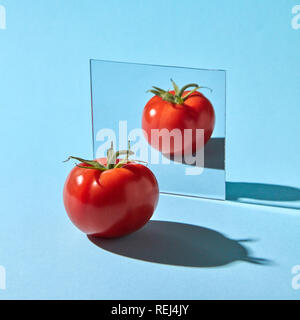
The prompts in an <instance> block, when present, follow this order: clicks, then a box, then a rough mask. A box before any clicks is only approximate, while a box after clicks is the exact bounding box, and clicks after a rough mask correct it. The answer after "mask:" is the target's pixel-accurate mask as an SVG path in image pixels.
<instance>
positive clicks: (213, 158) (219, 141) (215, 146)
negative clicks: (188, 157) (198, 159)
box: [164, 138, 225, 170]
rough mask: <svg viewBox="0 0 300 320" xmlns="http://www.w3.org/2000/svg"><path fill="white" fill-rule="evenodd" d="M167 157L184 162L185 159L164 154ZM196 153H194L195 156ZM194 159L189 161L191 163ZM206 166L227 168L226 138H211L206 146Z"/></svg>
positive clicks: (218, 168) (217, 168)
mask: <svg viewBox="0 0 300 320" xmlns="http://www.w3.org/2000/svg"><path fill="white" fill-rule="evenodd" d="M164 156H165V157H166V158H168V159H170V160H172V161H175V162H180V163H183V164H187V163H185V161H184V160H183V159H182V160H181V159H180V160H181V161H176V159H175V158H174V157H171V156H168V155H164ZM194 156H195V155H192V157H194ZM191 162H192V161H188V163H191ZM188 165H190V166H195V164H188ZM204 168H210V169H216V170H224V168H225V138H211V139H210V140H209V141H208V142H207V144H206V145H205V147H204Z"/></svg>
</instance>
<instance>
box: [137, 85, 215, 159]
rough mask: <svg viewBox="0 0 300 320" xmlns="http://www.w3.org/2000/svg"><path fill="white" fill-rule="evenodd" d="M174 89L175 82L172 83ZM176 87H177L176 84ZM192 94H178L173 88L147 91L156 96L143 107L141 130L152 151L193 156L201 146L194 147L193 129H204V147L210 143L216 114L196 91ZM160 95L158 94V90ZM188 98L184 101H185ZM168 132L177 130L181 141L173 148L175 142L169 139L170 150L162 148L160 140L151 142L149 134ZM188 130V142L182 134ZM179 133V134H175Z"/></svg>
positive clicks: (194, 131)
mask: <svg viewBox="0 0 300 320" xmlns="http://www.w3.org/2000/svg"><path fill="white" fill-rule="evenodd" d="M173 85H174V82H173ZM175 86H176V84H175ZM189 86H194V87H195V86H196V88H195V89H194V90H192V91H184V90H183V91H182V92H181V93H180V92H179V88H178V87H177V86H176V88H177V90H176V91H175V90H174V91H168V92H166V91H164V90H162V89H159V88H157V87H154V88H155V90H150V91H151V92H153V93H154V94H155V96H154V97H152V98H151V99H150V100H149V101H148V103H147V104H146V106H145V108H144V111H143V117H142V128H143V130H144V132H145V133H146V138H147V140H148V143H149V144H150V145H151V146H152V147H153V148H155V149H157V150H159V151H160V152H162V153H163V154H166V155H171V156H173V155H184V154H186V155H188V154H191V153H195V152H196V151H197V149H200V148H201V147H203V144H199V145H198V146H197V145H196V129H204V144H206V143H207V142H208V140H209V139H210V137H211V135H212V133H213V130H214V126H215V112H214V108H213V106H212V104H211V103H210V101H209V100H208V99H207V98H206V97H205V96H204V95H203V94H202V93H200V92H198V91H196V89H198V88H200V87H198V86H197V85H194V84H192V85H187V86H185V88H187V87H189ZM158 89H159V90H160V91H159V90H158ZM187 95H189V96H188V97H187V98H185V97H186V96H187ZM153 129H156V130H162V129H168V130H169V132H171V131H172V130H174V129H179V133H180V136H181V137H182V139H181V140H180V143H179V144H178V143H177V144H175V143H174V139H173V138H172V139H171V138H169V141H170V146H168V145H165V144H164V145H163V143H162V141H163V138H162V136H160V137H159V139H151V130H153ZM185 129H191V139H189V140H188V139H184V130H185ZM177 132H178V131H177Z"/></svg>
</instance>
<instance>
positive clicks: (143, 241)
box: [88, 220, 270, 268]
mask: <svg viewBox="0 0 300 320" xmlns="http://www.w3.org/2000/svg"><path fill="white" fill-rule="evenodd" d="M88 238H89V240H90V241H91V242H92V243H94V244H95V245H96V246H98V247H100V248H102V249H104V250H107V251H109V252H112V253H115V254H119V255H122V256H125V257H129V258H133V259H138V260H143V261H148V262H155V263H162V264H167V265H173V266H185V267H198V268H201V267H202V268H209V267H219V266H225V265H228V264H230V263H232V262H235V261H245V262H249V263H254V264H259V265H265V264H269V263H270V261H268V260H266V259H262V258H255V257H253V256H251V255H250V252H249V250H248V249H247V248H245V247H244V246H243V245H242V244H241V242H245V241H252V240H232V239H229V238H227V237H226V236H225V235H223V234H221V233H219V232H217V231H215V230H212V229H208V228H203V227H199V226H195V225H190V224H184V223H177V222H168V221H155V220H153V221H149V222H148V224H147V225H146V226H145V227H144V228H142V229H141V230H139V231H137V232H135V233H133V234H131V235H128V236H125V237H122V238H118V239H102V238H95V237H93V236H88Z"/></svg>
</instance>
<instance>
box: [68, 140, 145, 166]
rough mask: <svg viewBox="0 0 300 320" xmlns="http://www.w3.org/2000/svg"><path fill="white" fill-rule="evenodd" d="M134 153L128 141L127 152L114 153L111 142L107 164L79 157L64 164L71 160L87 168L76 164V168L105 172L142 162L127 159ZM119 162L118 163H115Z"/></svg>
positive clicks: (71, 157)
mask: <svg viewBox="0 0 300 320" xmlns="http://www.w3.org/2000/svg"><path fill="white" fill-rule="evenodd" d="M133 154H134V152H133V151H131V150H130V141H128V150H119V151H116V152H115V151H114V146H113V142H111V147H110V148H109V149H108V150H107V164H106V165H104V164H101V163H99V162H98V161H96V160H85V159H82V158H79V157H73V156H70V157H69V158H68V159H67V160H65V161H64V162H67V161H69V160H71V159H74V160H77V161H80V162H81V163H83V164H86V165H87V166H83V165H81V164H76V166H77V167H79V168H83V169H95V170H99V171H106V170H110V169H116V168H122V167H123V166H124V165H126V164H127V163H129V162H144V161H140V160H132V159H129V156H131V155H133ZM121 155H125V158H124V159H119V156H121ZM117 160H119V161H117Z"/></svg>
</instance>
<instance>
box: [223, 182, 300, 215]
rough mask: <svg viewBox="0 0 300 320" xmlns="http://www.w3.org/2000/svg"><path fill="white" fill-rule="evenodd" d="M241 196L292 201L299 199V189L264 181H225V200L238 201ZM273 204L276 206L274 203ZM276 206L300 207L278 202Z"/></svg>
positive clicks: (263, 199) (275, 200) (260, 199)
mask: <svg viewBox="0 0 300 320" xmlns="http://www.w3.org/2000/svg"><path fill="white" fill-rule="evenodd" d="M241 198H243V199H245V198H246V199H254V200H259V201H274V202H294V201H299V200H300V189H298V188H294V187H289V186H281V185H273V184H264V183H248V182H226V200H231V201H239V199H241ZM252 203H253V202H252ZM258 204H263V203H258ZM266 205H270V204H266ZM274 205H275V206H277V205H276V204H274ZM278 206H279V207H284V208H293V209H300V207H295V206H293V207H292V206H289V205H288V204H287V205H280V204H279V205H278Z"/></svg>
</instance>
